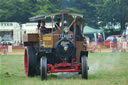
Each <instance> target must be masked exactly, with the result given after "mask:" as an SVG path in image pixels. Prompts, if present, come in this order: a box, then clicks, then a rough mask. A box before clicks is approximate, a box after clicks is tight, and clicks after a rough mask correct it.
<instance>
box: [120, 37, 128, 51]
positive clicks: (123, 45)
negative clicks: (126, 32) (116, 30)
mask: <svg viewBox="0 0 128 85" xmlns="http://www.w3.org/2000/svg"><path fill="white" fill-rule="evenodd" d="M121 45H122V49H121V52H126V51H127V40H126V39H125V38H124V37H122V41H121Z"/></svg>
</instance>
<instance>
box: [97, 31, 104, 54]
mask: <svg viewBox="0 0 128 85" xmlns="http://www.w3.org/2000/svg"><path fill="white" fill-rule="evenodd" d="M102 45H103V37H102V35H101V34H100V33H98V39H97V49H98V51H99V52H101V46H102Z"/></svg>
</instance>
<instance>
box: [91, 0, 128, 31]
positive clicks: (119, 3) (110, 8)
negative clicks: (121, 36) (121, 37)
mask: <svg viewBox="0 0 128 85" xmlns="http://www.w3.org/2000/svg"><path fill="white" fill-rule="evenodd" d="M91 6H93V7H95V8H96V11H97V15H98V20H99V21H101V22H103V23H102V24H104V25H106V24H108V23H109V22H111V23H113V24H116V23H117V22H119V23H120V24H121V29H125V24H126V22H128V16H127V13H128V0H96V3H93V4H91Z"/></svg>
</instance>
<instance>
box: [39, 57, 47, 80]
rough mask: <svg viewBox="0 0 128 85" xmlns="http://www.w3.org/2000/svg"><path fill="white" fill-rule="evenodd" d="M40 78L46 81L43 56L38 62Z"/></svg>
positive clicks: (45, 60)
mask: <svg viewBox="0 0 128 85" xmlns="http://www.w3.org/2000/svg"><path fill="white" fill-rule="evenodd" d="M40 76H41V80H47V58H46V57H45V56H43V57H41V60H40Z"/></svg>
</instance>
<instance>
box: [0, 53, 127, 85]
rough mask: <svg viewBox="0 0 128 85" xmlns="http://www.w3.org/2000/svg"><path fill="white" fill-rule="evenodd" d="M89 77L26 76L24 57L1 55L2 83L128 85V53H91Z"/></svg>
mask: <svg viewBox="0 0 128 85" xmlns="http://www.w3.org/2000/svg"><path fill="white" fill-rule="evenodd" d="M88 64H89V79H88V80H83V79H81V75H75V76H72V77H69V78H60V77H57V76H55V75H56V74H49V75H48V80H45V81H41V80H40V76H36V77H33V78H26V77H25V75H24V57H23V55H20V56H0V85H128V53H93V54H89V57H88Z"/></svg>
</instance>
